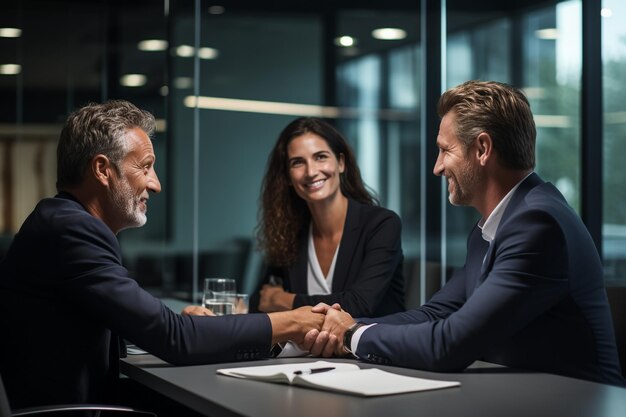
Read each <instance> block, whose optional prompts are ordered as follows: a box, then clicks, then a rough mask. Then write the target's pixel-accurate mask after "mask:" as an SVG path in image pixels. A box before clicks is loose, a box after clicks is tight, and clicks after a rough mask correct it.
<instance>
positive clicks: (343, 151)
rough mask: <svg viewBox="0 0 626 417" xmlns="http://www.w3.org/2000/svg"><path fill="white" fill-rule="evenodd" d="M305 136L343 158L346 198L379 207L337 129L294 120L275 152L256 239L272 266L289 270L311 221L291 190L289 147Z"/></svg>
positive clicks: (342, 186) (342, 182)
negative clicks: (318, 139) (313, 137)
mask: <svg viewBox="0 0 626 417" xmlns="http://www.w3.org/2000/svg"><path fill="white" fill-rule="evenodd" d="M306 133H313V134H315V135H317V136H319V137H321V138H322V139H324V140H325V141H326V143H327V144H328V146H329V148H330V149H331V150H332V152H333V153H334V154H335V157H336V158H337V159H338V160H339V159H340V157H341V156H342V155H343V160H344V165H345V169H344V172H343V173H342V174H341V175H340V177H339V178H340V189H341V193H342V194H343V195H345V196H346V197H348V198H351V199H353V200H356V201H358V202H360V203H364V204H373V205H378V204H379V203H378V200H377V199H376V198H375V197H374V196H373V195H372V194H371V193H370V192H369V191H368V190H367V188H366V187H365V184H364V183H363V180H362V179H361V172H360V171H359V167H358V166H357V163H356V159H355V157H354V153H353V152H352V149H350V146H349V145H348V142H347V141H346V139H345V138H344V137H343V135H342V134H341V133H339V131H338V130H337V129H335V128H334V127H333V126H331V125H330V124H328V123H327V122H325V121H323V120H321V119H316V118H311V117H302V118H298V119H296V120H294V121H293V122H291V123H289V124H288V125H287V127H285V129H283V131H282V132H281V134H280V136H279V137H278V141H277V142H276V145H274V149H272V152H271V154H270V156H269V159H268V162H267V169H266V172H265V176H264V178H263V185H262V187H261V206H260V213H259V218H260V221H259V224H258V226H257V238H258V242H259V246H260V248H261V249H262V250H263V251H264V252H265V257H266V261H267V262H268V263H269V264H270V265H274V266H286V265H291V264H293V263H294V262H295V261H296V258H297V256H298V243H299V236H300V233H302V231H303V230H304V227H305V226H306V225H307V224H308V223H309V220H310V218H311V213H310V212H309V209H308V207H307V205H306V202H305V201H304V200H303V199H302V198H300V197H299V196H298V195H297V194H296V192H295V191H294V189H293V187H291V180H290V178H289V167H288V156H287V146H288V145H289V143H290V142H291V141H292V140H293V139H295V138H297V137H299V136H302V135H304V134H306Z"/></svg>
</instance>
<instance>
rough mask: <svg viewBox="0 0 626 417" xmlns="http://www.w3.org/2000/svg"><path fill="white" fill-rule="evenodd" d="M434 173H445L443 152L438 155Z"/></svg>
mask: <svg viewBox="0 0 626 417" xmlns="http://www.w3.org/2000/svg"><path fill="white" fill-rule="evenodd" d="M433 174H435V175H436V176H438V177H439V176H441V175H443V158H442V157H441V153H440V154H438V155H437V160H436V161H435V166H434V167H433Z"/></svg>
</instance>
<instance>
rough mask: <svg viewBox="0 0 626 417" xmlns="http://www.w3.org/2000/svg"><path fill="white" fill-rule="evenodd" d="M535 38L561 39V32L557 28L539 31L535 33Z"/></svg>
mask: <svg viewBox="0 0 626 417" xmlns="http://www.w3.org/2000/svg"><path fill="white" fill-rule="evenodd" d="M535 36H536V37H538V38H539V39H546V40H555V39H558V37H559V31H558V30H557V29H556V28H546V29H539V30H536V31H535Z"/></svg>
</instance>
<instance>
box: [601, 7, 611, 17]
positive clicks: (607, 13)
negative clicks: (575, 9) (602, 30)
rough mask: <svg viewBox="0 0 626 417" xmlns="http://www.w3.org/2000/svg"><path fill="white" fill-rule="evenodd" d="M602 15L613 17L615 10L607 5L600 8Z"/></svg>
mask: <svg viewBox="0 0 626 417" xmlns="http://www.w3.org/2000/svg"><path fill="white" fill-rule="evenodd" d="M600 16H602V17H611V16H613V10H611V9H609V8H608V7H605V8H603V9H602V10H600Z"/></svg>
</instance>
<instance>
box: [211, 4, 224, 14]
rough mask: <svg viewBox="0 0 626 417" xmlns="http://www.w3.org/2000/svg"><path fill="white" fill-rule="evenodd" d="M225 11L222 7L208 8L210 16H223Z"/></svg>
mask: <svg viewBox="0 0 626 417" xmlns="http://www.w3.org/2000/svg"><path fill="white" fill-rule="evenodd" d="M225 11H226V9H225V8H224V6H218V5H215V6H209V13H211V14H223V13H224V12H225Z"/></svg>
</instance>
